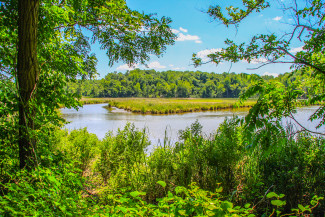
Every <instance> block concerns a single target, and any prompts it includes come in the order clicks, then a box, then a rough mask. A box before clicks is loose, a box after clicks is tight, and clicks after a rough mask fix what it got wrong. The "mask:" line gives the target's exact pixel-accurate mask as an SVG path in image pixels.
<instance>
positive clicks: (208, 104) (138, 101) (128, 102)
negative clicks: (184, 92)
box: [108, 98, 256, 114]
mask: <svg viewBox="0 0 325 217" xmlns="http://www.w3.org/2000/svg"><path fill="white" fill-rule="evenodd" d="M108 103H109V105H108V108H109V107H116V108H119V109H124V110H127V111H131V112H134V113H141V114H173V113H184V112H198V111H215V110H220V109H229V108H231V109H232V108H241V107H252V106H253V105H254V104H255V103H256V100H247V101H246V102H244V103H243V104H239V101H238V99H226V98H223V99H205V98H195V99H193V98H114V99H110V100H108Z"/></svg>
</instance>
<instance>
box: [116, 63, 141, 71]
mask: <svg viewBox="0 0 325 217" xmlns="http://www.w3.org/2000/svg"><path fill="white" fill-rule="evenodd" d="M138 66H139V64H135V65H132V66H129V65H128V64H124V65H120V66H119V67H117V68H116V70H132V69H135V68H137V67H138Z"/></svg>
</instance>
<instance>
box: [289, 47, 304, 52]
mask: <svg viewBox="0 0 325 217" xmlns="http://www.w3.org/2000/svg"><path fill="white" fill-rule="evenodd" d="M303 50H304V49H303V48H302V47H296V48H292V49H291V50H290V52H291V53H297V52H300V51H303Z"/></svg>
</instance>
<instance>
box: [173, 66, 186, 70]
mask: <svg viewBox="0 0 325 217" xmlns="http://www.w3.org/2000/svg"><path fill="white" fill-rule="evenodd" d="M172 69H173V70H185V69H186V68H185V67H175V68H172Z"/></svg>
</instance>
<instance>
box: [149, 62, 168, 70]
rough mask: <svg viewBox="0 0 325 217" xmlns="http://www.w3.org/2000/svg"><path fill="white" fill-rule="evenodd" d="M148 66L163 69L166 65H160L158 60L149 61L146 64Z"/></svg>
mask: <svg viewBox="0 0 325 217" xmlns="http://www.w3.org/2000/svg"><path fill="white" fill-rule="evenodd" d="M148 68H150V69H164V68H166V66H163V65H160V63H159V62H158V61H155V62H151V63H149V64H148Z"/></svg>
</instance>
